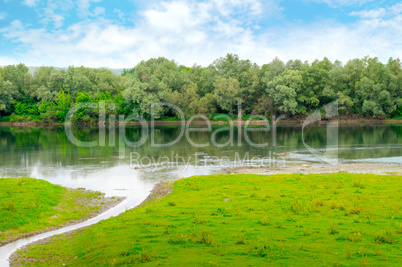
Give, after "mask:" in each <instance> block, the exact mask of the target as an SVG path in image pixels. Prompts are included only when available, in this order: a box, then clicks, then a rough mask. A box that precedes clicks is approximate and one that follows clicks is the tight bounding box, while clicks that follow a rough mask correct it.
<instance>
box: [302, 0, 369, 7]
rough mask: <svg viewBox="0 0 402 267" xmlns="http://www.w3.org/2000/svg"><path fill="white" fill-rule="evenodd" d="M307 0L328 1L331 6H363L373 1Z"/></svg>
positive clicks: (313, 0)
mask: <svg viewBox="0 0 402 267" xmlns="http://www.w3.org/2000/svg"><path fill="white" fill-rule="evenodd" d="M307 1H312V2H317V3H326V4H328V5H329V6H331V7H341V6H361V5H363V4H366V3H369V2H373V0H307Z"/></svg>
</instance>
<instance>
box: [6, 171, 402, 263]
mask: <svg viewBox="0 0 402 267" xmlns="http://www.w3.org/2000/svg"><path fill="white" fill-rule="evenodd" d="M164 186H165V187H168V186H171V187H173V192H172V193H171V194H169V195H166V196H163V197H161V198H157V199H155V200H152V201H150V202H146V203H143V204H142V205H140V206H139V207H138V208H136V209H133V210H129V211H127V212H125V213H123V214H122V215H120V216H117V217H114V218H111V219H108V220H106V221H102V222H100V223H98V224H96V225H93V226H91V227H88V228H85V229H82V230H79V231H77V232H73V233H71V234H68V235H62V236H56V237H53V238H52V239H51V240H50V242H48V243H47V244H45V245H33V246H31V247H30V248H29V250H25V251H19V252H17V253H18V261H17V263H18V264H19V265H25V264H26V265H28V263H29V265H30V266H31V265H37V266H61V265H63V266H64V265H65V266H95V265H96V266H123V265H126V266H132V265H138V264H141V265H144V266H157V265H165V266H186V265H187V266H188V265H190V266H218V265H220V266H225V265H230V266H261V265H275V266H293V265H297V266H311V265H313V266H322V265H333V266H350V265H354V266H358V265H367V266H379V265H386V266H392V265H393V266H397V265H398V263H400V262H402V252H401V242H402V214H401V203H402V181H401V177H400V176H396V175H389V176H379V175H358V174H348V173H336V174H319V175H302V174H293V175H275V176H260V175H246V174H242V175H211V176H195V177H191V178H187V179H181V180H178V181H176V182H174V183H172V184H166V185H164ZM15 263H16V262H14V264H15ZM94 264H95V265H94Z"/></svg>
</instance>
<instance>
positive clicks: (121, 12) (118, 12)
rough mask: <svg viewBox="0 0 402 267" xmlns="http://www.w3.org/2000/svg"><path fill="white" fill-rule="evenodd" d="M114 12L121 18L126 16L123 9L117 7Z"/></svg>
mask: <svg viewBox="0 0 402 267" xmlns="http://www.w3.org/2000/svg"><path fill="white" fill-rule="evenodd" d="M113 13H116V14H117V16H118V17H119V19H122V18H123V17H124V12H123V11H121V10H120V9H117V8H116V9H115V10H113Z"/></svg>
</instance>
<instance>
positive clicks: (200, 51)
mask: <svg viewBox="0 0 402 267" xmlns="http://www.w3.org/2000/svg"><path fill="white" fill-rule="evenodd" d="M87 2H88V1H86V3H87ZM399 7H400V6H399V5H395V6H393V7H390V8H388V9H386V10H385V12H386V14H387V17H386V18H381V16H380V14H378V13H381V12H382V11H381V12H378V11H376V10H374V11H370V10H368V11H365V12H367V14H371V15H367V14H363V13H361V14H359V15H358V14H357V13H356V14H355V15H356V16H359V17H361V18H362V19H361V20H358V22H356V23H354V24H348V25H343V24H340V23H336V22H333V21H320V22H317V23H315V24H309V25H303V24H286V25H284V26H281V27H275V28H273V27H271V28H265V29H260V30H259V31H258V33H256V32H254V28H256V27H257V26H258V22H259V18H258V17H259V16H261V17H264V18H265V16H266V14H267V13H266V10H271V13H270V14H271V15H270V16H271V17H277V16H278V15H280V11H281V9H280V7H278V6H277V5H276V4H275V2H269V3H267V2H266V1H265V2H263V1H258V0H247V1H240V0H223V1H218V0H206V1H204V2H195V1H183V0H176V1H170V2H163V3H161V4H159V5H158V6H153V7H151V8H148V9H146V10H144V11H143V12H141V14H140V17H139V18H138V19H137V20H136V21H135V24H134V25H135V26H134V25H133V26H123V25H118V24H115V23H112V22H111V21H108V20H105V19H102V18H97V19H93V20H92V21H91V20H83V21H81V22H79V23H76V24H73V25H70V26H69V27H68V28H67V29H61V28H60V29H55V30H53V31H46V30H45V29H30V28H28V27H27V26H26V25H23V24H22V23H21V22H19V21H14V22H13V23H12V24H11V25H10V26H9V27H8V28H7V29H5V30H3V35H4V36H5V37H6V38H9V39H12V40H13V41H15V42H16V43H20V44H22V45H23V46H24V47H26V48H27V52H26V53H25V54H24V55H22V56H21V58H24V61H25V63H26V64H27V65H54V66H69V65H76V66H77V65H85V66H89V67H99V66H107V67H114V68H117V67H126V68H127V67H133V66H134V65H136V64H137V63H138V62H139V61H140V60H147V59H149V58H151V57H158V56H165V57H167V58H170V59H175V60H176V61H177V62H179V63H180V64H185V65H190V66H191V65H192V64H193V63H198V64H201V65H207V64H210V63H212V61H213V60H214V59H216V58H218V57H220V56H224V55H225V54H226V53H237V54H238V55H239V56H240V57H241V58H245V59H250V60H252V61H254V62H256V63H258V64H260V65H261V64H264V63H267V62H269V61H271V60H272V59H273V58H274V57H275V56H278V57H280V58H282V59H283V60H289V59H297V58H299V59H302V60H309V61H312V60H314V59H316V58H319V59H321V58H323V57H325V56H326V57H328V58H330V59H331V60H335V59H340V60H342V61H343V62H345V61H346V60H348V59H352V58H356V57H363V56H365V55H370V56H378V57H379V58H380V60H382V61H386V60H388V58H389V57H390V56H393V57H398V56H400V55H401V54H402V45H401V41H400V38H399V36H401V34H402V26H401V25H402V16H401V15H400V13H398V8H399ZM99 12H102V10H99ZM116 12H117V11H116ZM376 12H377V13H376ZM117 13H118V12H117ZM0 33H1V31H0Z"/></svg>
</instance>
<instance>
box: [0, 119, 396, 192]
mask: <svg viewBox="0 0 402 267" xmlns="http://www.w3.org/2000/svg"><path fill="white" fill-rule="evenodd" d="M191 129H192V131H190V132H189V133H188V137H189V138H190V141H189V140H188V138H186V137H185V135H184V136H183V137H182V138H181V139H180V140H178V142H177V143H175V144H174V145H172V146H169V147H157V146H155V145H153V143H152V142H154V143H156V144H162V143H168V142H171V141H173V140H175V139H176V138H177V137H178V136H180V134H181V131H182V128H181V127H180V126H160V127H156V128H155V129H154V132H153V137H154V140H151V130H150V129H148V130H149V132H148V138H147V139H146V141H145V143H144V144H143V145H141V146H137V147H130V146H127V145H125V144H124V142H123V141H124V140H122V136H121V132H119V129H114V130H112V131H109V129H106V130H105V136H104V139H103V140H101V139H100V135H99V128H97V127H72V129H71V130H72V133H73V134H74V136H75V137H76V138H77V139H79V140H81V141H87V142H88V141H97V142H100V143H101V144H102V143H104V144H105V145H103V146H99V145H98V146H94V147H80V146H75V145H74V144H72V143H71V142H70V141H69V139H68V138H67V136H66V133H65V130H64V127H63V126H60V127H31V128H18V127H0V175H1V176H3V177H21V176H29V177H36V178H42V179H46V180H49V181H51V182H53V183H56V184H62V185H64V186H68V187H73V188H77V187H85V188H88V189H93V190H100V191H103V192H105V193H107V194H108V195H129V194H134V193H135V194H138V192H137V191H136V188H140V187H141V188H149V187H151V186H152V185H153V184H154V183H155V182H156V181H157V180H161V179H176V178H180V177H187V176H191V175H196V174H209V173H216V172H221V170H220V168H219V166H213V165H214V164H212V163H211V162H209V163H208V164H205V162H208V158H210V157H220V158H221V157H226V158H228V159H229V160H232V161H233V160H235V159H236V156H238V157H241V158H243V157H244V156H245V155H246V154H247V155H248V156H249V158H252V157H255V156H258V157H267V156H272V153H278V154H279V153H283V152H291V155H290V157H288V158H287V159H288V160H290V161H293V162H315V161H317V159H316V158H314V157H312V156H311V154H309V153H308V151H307V150H306V148H305V147H304V145H303V140H302V133H301V127H298V126H278V127H277V129H276V134H275V135H273V133H272V130H273V129H270V130H265V131H264V130H263V129H259V130H260V131H248V132H247V133H246V134H245V133H244V129H240V130H241V131H238V129H237V128H235V129H234V130H233V131H232V132H230V131H229V130H228V129H227V127H226V126H213V127H212V132H211V131H205V128H204V131H202V130H200V128H191ZM213 132H215V133H213ZM119 134H120V135H119ZM326 135H327V131H326V127H325V126H323V127H317V126H314V127H307V128H306V132H305V133H304V136H305V142H306V144H308V145H309V146H311V147H314V148H315V149H318V150H320V149H321V150H323V149H325V146H326V144H327V136H326ZM143 136H144V131H143V130H142V129H141V128H140V127H138V126H128V127H127V128H126V129H125V134H124V138H125V139H126V140H128V141H130V142H137V141H139V140H141V138H142V137H143ZM273 136H276V140H275V141H276V142H274V140H273ZM246 138H249V139H248V140H247V139H246ZM213 142H216V143H218V144H220V145H222V144H225V143H227V145H226V146H222V147H216V146H214V145H212V143H213ZM191 143H196V144H209V145H208V146H205V147H196V146H194V145H191ZM263 143H267V144H268V146H266V147H256V146H254V145H253V144H263ZM275 143H276V146H274V144H275ZM401 148H402V127H401V126H400V125H376V126H373V125H370V126H340V128H339V157H340V159H341V160H363V161H364V160H367V159H368V158H370V159H373V158H374V159H379V160H380V161H384V162H387V158H389V160H388V161H389V162H393V161H394V160H395V158H396V157H401V156H402V154H401V151H402V149H401ZM132 152H135V153H138V155H140V156H141V157H149V158H155V159H158V158H161V157H169V158H171V157H172V153H174V154H175V155H178V156H180V157H183V158H186V159H189V160H190V165H189V166H188V168H181V167H178V166H170V165H169V166H167V167H166V168H164V167H163V166H162V168H156V169H152V168H142V169H134V168H131V167H132V164H131V165H130V163H132V162H131V161H130V153H132ZM183 170H184V171H183ZM139 184H141V186H140V185H139Z"/></svg>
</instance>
